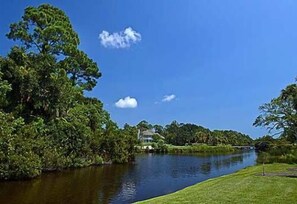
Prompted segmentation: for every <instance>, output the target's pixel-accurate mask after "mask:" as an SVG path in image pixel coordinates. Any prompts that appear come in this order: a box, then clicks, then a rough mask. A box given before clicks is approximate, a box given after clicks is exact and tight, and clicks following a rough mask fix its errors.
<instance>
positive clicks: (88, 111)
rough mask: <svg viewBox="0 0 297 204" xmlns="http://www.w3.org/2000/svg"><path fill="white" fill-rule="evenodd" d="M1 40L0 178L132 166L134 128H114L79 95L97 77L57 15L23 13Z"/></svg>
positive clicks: (49, 9)
mask: <svg viewBox="0 0 297 204" xmlns="http://www.w3.org/2000/svg"><path fill="white" fill-rule="evenodd" d="M7 37H8V38H9V39H11V40H13V41H14V42H15V45H14V46H13V47H12V48H11V50H10V52H9V53H8V54H7V56H6V57H0V122H1V126H0V179H23V178H32V177H35V176H38V175H39V174H40V173H41V172H42V171H48V170H56V169H63V168H71V167H83V166H88V165H92V164H101V163H103V162H117V163H123V162H128V161H129V160H132V159H133V157H134V153H135V145H136V144H137V129H136V128H134V127H131V126H129V125H125V127H124V128H123V129H120V128H118V127H117V125H116V124H115V123H114V122H113V121H112V120H111V119H110V117H109V114H108V113H107V112H106V111H105V110H104V109H103V104H102V103H101V101H100V100H98V99H96V98H89V97H86V96H85V95H84V92H86V91H91V90H92V89H93V88H94V87H95V86H96V83H97V80H98V79H99V78H100V77H101V72H100V71H99V68H98V66H97V64H96V62H94V61H93V60H92V59H90V58H89V57H88V56H87V54H86V53H84V52H83V51H81V50H79V48H78V47H79V38H78V35H77V33H76V32H75V31H74V30H73V28H72V26H71V23H70V20H69V19H68V17H67V16H66V15H65V13H64V12H63V11H61V10H60V9H58V8H55V7H53V6H51V5H48V4H44V5H41V6H39V7H28V8H26V9H25V13H24V15H23V16H22V19H21V20H20V21H19V22H17V23H13V24H11V25H10V31H9V33H8V34H7Z"/></svg>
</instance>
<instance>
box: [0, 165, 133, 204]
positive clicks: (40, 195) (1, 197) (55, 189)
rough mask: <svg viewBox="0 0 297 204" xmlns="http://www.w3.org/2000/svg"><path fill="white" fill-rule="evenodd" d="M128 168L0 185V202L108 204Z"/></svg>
mask: <svg viewBox="0 0 297 204" xmlns="http://www.w3.org/2000/svg"><path fill="white" fill-rule="evenodd" d="M128 168H129V165H111V166H103V167H89V168H84V169H79V170H70V171H65V172H61V173H50V174H45V175H43V176H42V177H41V178H38V179H35V180H31V181H21V182H2V183H0V203H109V202H110V200H111V199H112V198H113V197H114V196H115V194H116V193H117V192H118V191H119V189H120V188H121V185H122V183H121V182H122V176H123V175H124V174H125V172H127V170H128Z"/></svg>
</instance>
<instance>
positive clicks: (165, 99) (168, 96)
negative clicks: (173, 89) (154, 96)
mask: <svg viewBox="0 0 297 204" xmlns="http://www.w3.org/2000/svg"><path fill="white" fill-rule="evenodd" d="M175 97H176V96H175V95H174V94H171V95H165V96H164V97H163V99H162V102H170V101H172V100H173V99H175Z"/></svg>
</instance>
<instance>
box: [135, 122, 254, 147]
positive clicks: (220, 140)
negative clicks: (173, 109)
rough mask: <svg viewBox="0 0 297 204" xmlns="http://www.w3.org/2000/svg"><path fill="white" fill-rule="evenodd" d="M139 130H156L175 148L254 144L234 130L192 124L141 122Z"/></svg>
mask: <svg viewBox="0 0 297 204" xmlns="http://www.w3.org/2000/svg"><path fill="white" fill-rule="evenodd" d="M137 128H138V129H140V130H141V131H142V130H148V129H154V131H155V133H158V134H160V135H162V136H163V137H164V138H165V139H164V142H165V143H166V144H171V145H175V146H187V145H191V144H207V145H209V146H216V145H232V146H249V145H252V144H253V139H252V138H250V137H249V136H248V135H245V134H242V133H240V132H237V131H233V130H213V131H211V130H210V129H208V128H205V127H202V126H199V125H196V124H191V123H178V122H177V121H173V122H172V123H170V124H168V125H165V126H164V127H163V126H161V125H158V124H157V125H151V124H149V123H148V122H147V121H141V122H140V123H139V124H138V125H137Z"/></svg>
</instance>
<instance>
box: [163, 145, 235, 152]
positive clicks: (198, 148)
mask: <svg viewBox="0 0 297 204" xmlns="http://www.w3.org/2000/svg"><path fill="white" fill-rule="evenodd" d="M234 151H235V148H234V147H232V146H231V145H217V146H209V145H206V144H201V145H191V146H174V145H168V147H167V152H168V153H230V152H234Z"/></svg>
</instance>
